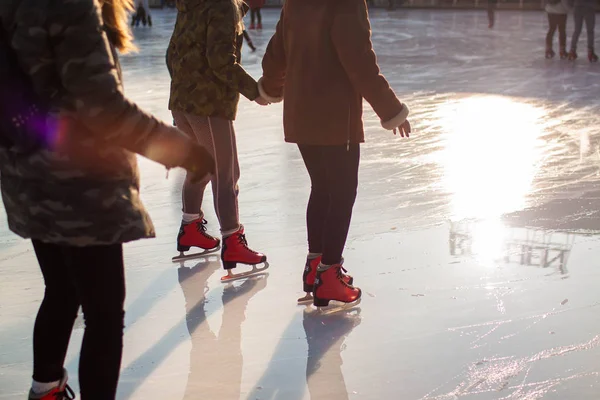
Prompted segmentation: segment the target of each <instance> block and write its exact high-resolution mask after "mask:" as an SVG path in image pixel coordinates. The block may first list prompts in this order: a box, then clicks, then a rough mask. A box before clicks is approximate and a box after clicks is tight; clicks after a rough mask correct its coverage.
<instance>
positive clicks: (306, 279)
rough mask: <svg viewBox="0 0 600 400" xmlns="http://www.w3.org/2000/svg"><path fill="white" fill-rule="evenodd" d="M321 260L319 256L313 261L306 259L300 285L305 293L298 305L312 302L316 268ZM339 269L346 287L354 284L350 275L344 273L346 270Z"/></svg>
mask: <svg viewBox="0 0 600 400" xmlns="http://www.w3.org/2000/svg"><path fill="white" fill-rule="evenodd" d="M321 258H322V257H321V256H318V257H316V258H313V259H309V258H307V259H306V265H305V266H304V273H303V274H302V285H303V289H304V291H305V292H306V295H305V296H304V297H301V298H299V299H298V303H306V302H309V301H313V296H312V292H313V290H314V288H315V278H316V277H317V267H318V266H319V264H320V263H321ZM343 262H344V260H343V259H342V263H343ZM340 265H341V264H340ZM341 268H342V271H343V272H342V279H343V280H344V282H346V283H347V284H348V285H352V283H353V282H354V278H353V277H352V276H351V275H347V274H345V272H348V271H346V269H344V267H341Z"/></svg>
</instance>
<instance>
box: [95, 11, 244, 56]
mask: <svg viewBox="0 0 600 400" xmlns="http://www.w3.org/2000/svg"><path fill="white" fill-rule="evenodd" d="M99 1H100V5H101V6H102V19H103V20H104V25H105V26H106V28H107V29H108V33H109V35H110V39H111V40H112V41H113V45H114V46H115V47H116V48H117V50H119V52H121V53H123V54H125V53H129V52H131V51H136V50H137V47H136V46H135V45H134V44H133V35H132V34H131V29H130V28H129V24H128V23H127V20H128V16H129V13H130V12H132V11H134V10H135V8H134V4H133V0H99ZM236 1H237V0H236Z"/></svg>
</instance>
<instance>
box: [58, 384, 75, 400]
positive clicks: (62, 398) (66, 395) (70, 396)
mask: <svg viewBox="0 0 600 400" xmlns="http://www.w3.org/2000/svg"><path fill="white" fill-rule="evenodd" d="M54 397H56V398H57V400H74V399H75V392H73V389H71V387H70V386H69V385H66V386H65V390H63V391H62V392H57V393H55V394H54Z"/></svg>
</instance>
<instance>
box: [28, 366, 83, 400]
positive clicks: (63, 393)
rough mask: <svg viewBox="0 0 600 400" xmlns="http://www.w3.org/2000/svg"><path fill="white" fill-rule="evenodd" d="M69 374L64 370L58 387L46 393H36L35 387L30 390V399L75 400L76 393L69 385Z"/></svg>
mask: <svg viewBox="0 0 600 400" xmlns="http://www.w3.org/2000/svg"><path fill="white" fill-rule="evenodd" d="M68 380H69V376H68V375H67V371H64V373H63V378H62V379H61V381H60V383H59V384H58V386H57V387H55V388H52V389H50V390H49V391H47V392H45V393H35V392H34V391H33V389H31V390H30V391H29V400H73V399H75V393H73V390H72V389H71V388H70V387H69V385H67V381H68Z"/></svg>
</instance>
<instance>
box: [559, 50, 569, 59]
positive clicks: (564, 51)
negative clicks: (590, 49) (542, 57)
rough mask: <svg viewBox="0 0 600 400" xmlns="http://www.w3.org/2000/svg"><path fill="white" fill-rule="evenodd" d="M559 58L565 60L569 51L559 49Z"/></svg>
mask: <svg viewBox="0 0 600 400" xmlns="http://www.w3.org/2000/svg"><path fill="white" fill-rule="evenodd" d="M559 54H560V59H561V60H566V59H567V58H569V53H567V51H566V50H565V49H564V48H561V49H560V53H559Z"/></svg>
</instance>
